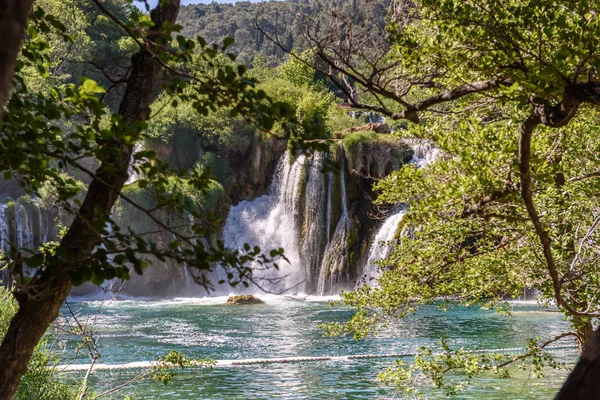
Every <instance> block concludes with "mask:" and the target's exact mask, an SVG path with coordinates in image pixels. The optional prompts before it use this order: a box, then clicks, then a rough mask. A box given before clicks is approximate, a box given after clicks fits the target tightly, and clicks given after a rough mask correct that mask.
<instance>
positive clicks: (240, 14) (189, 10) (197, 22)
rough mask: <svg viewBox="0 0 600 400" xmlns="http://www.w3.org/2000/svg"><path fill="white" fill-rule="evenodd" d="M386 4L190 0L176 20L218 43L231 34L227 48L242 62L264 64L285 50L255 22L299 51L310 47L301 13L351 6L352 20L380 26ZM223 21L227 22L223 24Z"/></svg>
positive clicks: (275, 60)
mask: <svg viewBox="0 0 600 400" xmlns="http://www.w3.org/2000/svg"><path fill="white" fill-rule="evenodd" d="M373 3H375V4H373ZM388 4H389V1H382V0H378V1H375V2H365V1H358V2H357V1H352V2H350V1H340V0H336V1H329V2H328V4H327V7H322V6H321V5H320V4H317V3H315V4H312V3H311V2H308V1H304V0H292V1H287V2H275V1H272V2H263V3H258V4H253V3H250V2H246V1H238V2H236V3H235V4H217V3H212V4H194V5H189V6H187V7H182V9H181V15H180V17H179V23H180V24H181V25H182V26H183V31H182V32H183V34H184V35H185V36H187V37H196V36H198V35H200V36H202V37H204V38H205V39H206V40H207V41H208V42H209V43H218V44H220V43H222V41H223V40H224V39H225V38H226V37H232V38H234V39H235V44H234V45H233V46H232V48H231V51H232V52H233V53H234V54H235V55H236V56H237V58H238V60H240V62H243V63H245V64H246V65H251V64H252V63H253V61H254V60H256V59H257V58H259V57H260V58H261V59H262V60H263V62H264V63H265V64H266V65H268V66H274V65H278V64H279V63H281V62H282V61H283V60H284V56H285V53H284V52H283V51H282V50H281V49H280V48H279V47H278V46H276V45H275V44H274V43H272V42H271V41H270V40H269V39H268V38H267V37H265V35H264V33H263V32H261V31H260V30H258V29H256V27H255V25H256V24H258V26H259V27H260V28H261V29H262V30H266V31H268V32H273V31H277V33H278V34H279V38H280V41H281V44H282V45H283V46H284V47H285V48H286V49H287V50H290V51H291V50H292V49H293V50H296V51H298V52H302V51H304V50H307V49H308V48H310V47H311V46H310V42H309V41H308V40H307V39H306V38H305V37H304V35H303V32H302V27H303V25H302V17H301V16H302V15H316V14H327V13H329V12H331V11H334V10H346V9H351V8H352V7H354V8H355V9H358V10H359V14H358V15H357V18H356V22H362V23H365V24H367V25H368V24H373V25H380V26H383V25H384V24H385V22H384V18H385V14H386V13H385V6H387V5H388ZM366 6H369V7H366ZM366 10H372V11H371V12H366ZM223 21H227V23H226V24H224V23H223Z"/></svg>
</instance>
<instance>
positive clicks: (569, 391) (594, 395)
mask: <svg viewBox="0 0 600 400" xmlns="http://www.w3.org/2000/svg"><path fill="white" fill-rule="evenodd" d="M575 399H576V400H597V399H600V331H596V332H594V334H593V335H592V337H591V338H590V339H589V340H588V341H587V343H586V344H585V349H584V350H583V353H582V354H581V357H580V358H579V361H578V362H577V364H576V365H575V368H574V369H573V371H571V374H569V377H568V378H567V380H566V381H565V383H564V385H563V387H562V388H561V389H560V391H559V392H558V394H557V395H556V397H555V398H554V400H575Z"/></svg>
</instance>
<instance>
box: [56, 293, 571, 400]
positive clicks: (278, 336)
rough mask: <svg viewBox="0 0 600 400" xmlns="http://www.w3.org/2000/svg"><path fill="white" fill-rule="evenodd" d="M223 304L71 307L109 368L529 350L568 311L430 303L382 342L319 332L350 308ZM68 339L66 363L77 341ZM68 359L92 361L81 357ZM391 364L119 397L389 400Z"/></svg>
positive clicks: (514, 393)
mask: <svg viewBox="0 0 600 400" xmlns="http://www.w3.org/2000/svg"><path fill="white" fill-rule="evenodd" d="M314 300H319V299H318V298H315V299H314ZM224 301H225V298H204V299H174V300H160V301H158V300H146V301H132V300H127V301H113V302H110V303H106V302H100V301H80V302H75V303H71V307H72V308H73V309H74V310H77V312H78V313H79V314H80V320H82V321H83V322H86V323H88V324H89V325H90V326H93V329H94V333H95V334H96V335H97V336H98V337H99V341H98V345H99V348H100V350H101V352H102V357H101V359H100V360H99V362H101V363H104V364H121V363H127V362H133V361H151V360H154V359H156V358H157V357H159V356H160V355H163V354H165V353H167V352H168V351H170V350H178V351H180V352H182V353H184V354H185V355H187V356H189V357H192V358H201V357H210V358H213V359H219V360H224V359H227V360H235V359H245V358H279V357H286V356H290V357H292V356H293V357H297V356H322V355H327V356H343V355H353V354H383V353H412V352H414V351H415V350H416V348H417V347H419V346H422V345H432V346H436V345H437V343H438V342H439V339H440V337H441V336H444V337H446V338H447V340H448V342H449V344H450V345H451V346H461V347H465V348H469V349H487V348H507V347H523V346H524V345H525V343H526V340H527V338H531V337H541V338H542V339H547V338H550V337H553V336H556V335H558V334H560V333H562V332H564V331H565V330H566V329H567V328H568V326H567V324H566V323H565V322H564V321H563V320H562V317H561V315H559V314H557V313H553V312H545V311H544V310H541V309H539V308H536V307H535V306H534V305H531V304H514V312H513V315H512V316H511V317H510V318H507V317H503V316H499V315H498V314H496V313H494V312H492V311H483V310H480V309H477V308H470V309H466V308H463V307H458V306H457V307H451V308H450V309H449V310H448V311H447V312H442V311H439V310H438V309H437V308H436V307H433V306H431V307H426V308H424V309H423V310H421V311H419V312H418V313H417V314H416V315H414V316H411V317H409V318H407V319H405V320H403V321H401V322H398V323H397V324H395V325H394V326H392V327H390V328H389V329H387V330H385V331H384V332H381V334H380V335H378V336H376V337H370V338H368V339H366V340H364V341H362V342H356V341H354V340H353V339H352V338H350V337H335V338H326V337H323V336H322V333H323V332H322V330H321V329H319V328H318V326H317V325H318V324H319V323H322V322H332V321H344V320H346V319H347V318H348V317H349V316H350V315H351V311H350V310H348V309H347V308H344V307H341V306H336V307H333V308H332V307H330V306H329V305H328V304H327V302H325V301H294V300H288V299H284V298H281V297H275V296H272V297H266V302H267V304H265V305H256V306H227V305H225V304H223V303H224ZM64 339H65V340H66V343H67V349H68V350H66V351H65V354H64V357H67V356H68V355H70V354H72V353H73V352H72V351H71V350H72V349H73V348H74V346H75V344H76V342H75V340H74V339H73V338H69V337H65V338H64ZM566 343H567V344H568V343H569V342H566ZM556 354H557V355H558V357H559V358H561V359H564V360H566V361H569V362H571V361H573V360H575V357H576V355H575V354H574V350H567V351H561V352H557V353H556ZM64 361H65V362H67V361H69V360H64ZM71 361H72V362H76V363H87V362H89V360H87V359H86V358H85V356H84V355H81V357H79V358H78V359H75V360H71ZM405 361H407V362H409V361H410V358H407V359H406V360H405ZM392 363H393V360H392V359H376V360H373V359H369V360H360V361H359V360H353V361H320V362H307V363H294V364H268V365H263V366H259V365H252V366H230V367H217V368H213V369H204V370H199V369H194V370H191V371H187V372H183V373H180V374H179V375H178V376H176V378H175V379H174V381H173V383H171V384H170V385H168V386H166V387H165V386H163V385H162V384H160V383H156V382H143V383H138V384H136V385H134V386H130V387H128V388H126V389H124V390H122V391H120V392H118V393H117V394H115V396H114V397H112V398H114V399H123V397H124V396H125V395H130V396H131V398H132V399H182V400H183V399H271V398H277V399H376V398H377V399H388V398H394V397H395V396H396V395H397V394H396V393H395V392H394V391H393V389H391V388H388V387H385V386H382V385H381V384H379V383H378V382H377V381H376V375H377V373H378V372H379V371H381V370H382V369H384V368H385V367H387V366H389V365H391V364H392ZM137 372H139V371H137ZM137 372H136V371H133V370H128V371H116V372H115V371H102V372H100V371H99V372H97V373H96V374H95V375H94V376H93V377H92V380H91V382H92V385H93V388H94V390H96V391H98V392H100V391H102V390H105V389H106V388H110V387H114V386H116V385H118V384H119V383H122V382H125V381H126V380H128V379H131V378H132V377H133V376H134V375H135V373H137ZM566 374H567V371H553V370H551V371H548V373H547V374H546V376H545V377H544V378H542V379H536V378H533V377H531V376H529V373H528V372H527V371H516V372H515V377H514V378H511V379H499V378H496V377H494V376H491V375H490V376H485V377H480V378H476V381H475V383H474V385H473V387H471V388H469V389H467V390H466V391H465V392H462V393H461V395H460V396H459V397H458V398H464V399H469V398H473V399H480V398H485V399H507V398H510V399H547V398H552V396H553V394H554V393H556V391H557V389H558V387H560V384H561V382H562V380H563V379H564V377H565V376H566ZM75 375H77V374H75ZM79 375H80V374H79ZM432 397H440V398H443V395H440V396H437V395H435V394H434V395H432ZM109 398H111V397H109Z"/></svg>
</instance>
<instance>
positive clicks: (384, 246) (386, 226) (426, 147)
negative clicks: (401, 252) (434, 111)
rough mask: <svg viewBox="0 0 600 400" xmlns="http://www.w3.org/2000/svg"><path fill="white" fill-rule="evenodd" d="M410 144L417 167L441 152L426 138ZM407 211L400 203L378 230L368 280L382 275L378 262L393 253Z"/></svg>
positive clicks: (369, 265) (369, 262) (368, 267)
mask: <svg viewBox="0 0 600 400" xmlns="http://www.w3.org/2000/svg"><path fill="white" fill-rule="evenodd" d="M410 145H411V148H412V149H413V158H412V160H411V163H413V164H414V165H415V166H416V167H417V168H425V167H427V166H428V165H429V164H431V163H432V162H433V161H435V160H436V158H437V157H438V155H439V152H440V149H438V148H437V147H434V146H433V144H432V143H431V142H428V141H424V140H415V141H414V142H412V143H411V144H410ZM407 211H408V206H407V205H400V210H399V211H396V212H395V213H393V214H391V215H390V216H389V217H388V218H387V219H386V220H385V221H384V223H383V225H381V227H380V228H379V230H377V233H376V234H375V238H374V239H373V244H372V245H371V249H370V251H369V258H368V260H367V264H366V265H365V267H364V275H365V277H366V279H367V280H369V281H370V280H373V279H375V278H377V277H379V275H381V269H380V268H379V266H378V265H377V262H378V261H381V260H383V259H385V258H387V257H389V256H390V254H391V253H392V250H393V243H394V241H395V240H396V238H397V236H396V235H397V233H398V225H399V224H400V222H401V221H402V218H403V217H404V215H405V214H406V212H407Z"/></svg>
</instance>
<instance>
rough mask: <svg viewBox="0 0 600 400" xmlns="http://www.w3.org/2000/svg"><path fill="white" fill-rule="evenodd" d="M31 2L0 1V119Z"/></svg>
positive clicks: (31, 0)
mask: <svg viewBox="0 0 600 400" xmlns="http://www.w3.org/2000/svg"><path fill="white" fill-rule="evenodd" d="M32 4H33V0H0V38H2V46H0V118H2V116H3V115H4V103H6V99H7V98H8V93H9V92H10V88H11V81H12V77H13V74H14V69H15V65H16V62H17V57H18V55H19V51H20V50H21V42H22V41H23V37H24V36H25V27H26V26H27V18H28V17H29V11H30V10H31V5H32Z"/></svg>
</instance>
